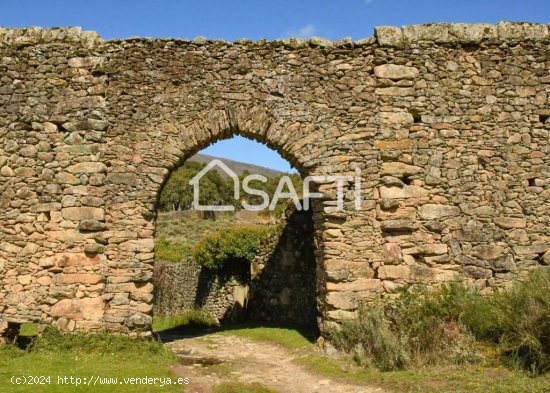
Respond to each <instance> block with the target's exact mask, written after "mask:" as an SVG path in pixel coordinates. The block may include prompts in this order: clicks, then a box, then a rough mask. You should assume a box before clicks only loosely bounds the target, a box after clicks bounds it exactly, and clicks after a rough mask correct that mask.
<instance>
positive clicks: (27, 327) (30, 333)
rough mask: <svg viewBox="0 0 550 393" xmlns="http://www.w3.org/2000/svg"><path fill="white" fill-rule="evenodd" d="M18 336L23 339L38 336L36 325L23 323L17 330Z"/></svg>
mask: <svg viewBox="0 0 550 393" xmlns="http://www.w3.org/2000/svg"><path fill="white" fill-rule="evenodd" d="M19 335H20V336H23V337H34V336H37V335H38V325H37V324H36V323H23V324H21V328H20V329H19Z"/></svg>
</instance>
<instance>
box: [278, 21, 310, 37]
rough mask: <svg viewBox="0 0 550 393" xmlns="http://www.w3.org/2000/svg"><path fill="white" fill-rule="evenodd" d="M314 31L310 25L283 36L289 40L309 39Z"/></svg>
mask: <svg viewBox="0 0 550 393" xmlns="http://www.w3.org/2000/svg"><path fill="white" fill-rule="evenodd" d="M315 31H316V28H315V26H314V25H311V24H310V25H306V26H303V27H300V28H299V29H298V30H290V31H288V32H287V33H286V34H285V35H286V36H287V37H291V38H311V37H312V36H313V35H314V34H315Z"/></svg>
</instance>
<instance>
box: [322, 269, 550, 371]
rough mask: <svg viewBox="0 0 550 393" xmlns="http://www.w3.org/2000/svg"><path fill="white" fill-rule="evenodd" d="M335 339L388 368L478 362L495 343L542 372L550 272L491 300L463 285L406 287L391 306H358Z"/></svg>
mask: <svg viewBox="0 0 550 393" xmlns="http://www.w3.org/2000/svg"><path fill="white" fill-rule="evenodd" d="M331 335H332V340H333V341H334V344H335V345H336V346H337V347H338V348H341V349H343V350H345V351H347V352H350V353H353V354H354V356H355V358H356V360H357V361H358V362H359V363H361V364H368V363H373V364H375V365H376V366H377V367H379V368H380V369H383V370H391V369H396V368H402V367H403V366H405V365H406V364H407V362H406V361H404V360H405V359H411V361H414V362H415V363H432V362H434V361H439V362H442V361H444V360H445V359H449V360H452V361H453V362H454V363H456V364H465V363H472V362H476V361H477V360H479V359H480V357H481V355H480V351H479V349H478V344H477V342H478V340H484V341H491V342H493V343H495V344H496V345H497V349H498V350H499V351H500V352H501V353H503V354H504V355H507V357H508V359H509V360H510V361H511V363H512V364H513V365H517V366H519V367H521V368H523V369H525V370H527V371H529V372H530V373H532V374H539V373H544V372H546V371H549V370H550V268H546V267H545V268H540V269H537V270H535V271H533V272H532V273H531V274H529V275H528V276H527V277H526V278H525V279H524V280H522V281H518V282H516V283H515V284H514V285H512V287H511V288H509V289H506V290H501V291H498V292H497V293H495V294H493V295H487V296H481V295H480V294H479V293H478V292H477V291H475V290H473V289H472V288H470V287H468V286H466V285H464V284H462V283H458V282H453V283H449V284H445V285H442V286H441V287H440V288H439V289H436V290H429V289H428V288H426V287H425V286H417V287H414V288H407V289H406V290H404V291H402V293H401V296H400V297H399V298H398V299H397V300H396V301H395V302H394V304H392V305H388V306H386V307H383V306H382V305H381V304H380V303H377V304H374V305H369V308H366V307H363V308H361V309H360V310H359V313H358V317H357V318H356V319H353V320H350V321H345V322H344V323H343V325H342V328H341V330H339V331H336V332H332V334H331ZM399 345H401V347H399Z"/></svg>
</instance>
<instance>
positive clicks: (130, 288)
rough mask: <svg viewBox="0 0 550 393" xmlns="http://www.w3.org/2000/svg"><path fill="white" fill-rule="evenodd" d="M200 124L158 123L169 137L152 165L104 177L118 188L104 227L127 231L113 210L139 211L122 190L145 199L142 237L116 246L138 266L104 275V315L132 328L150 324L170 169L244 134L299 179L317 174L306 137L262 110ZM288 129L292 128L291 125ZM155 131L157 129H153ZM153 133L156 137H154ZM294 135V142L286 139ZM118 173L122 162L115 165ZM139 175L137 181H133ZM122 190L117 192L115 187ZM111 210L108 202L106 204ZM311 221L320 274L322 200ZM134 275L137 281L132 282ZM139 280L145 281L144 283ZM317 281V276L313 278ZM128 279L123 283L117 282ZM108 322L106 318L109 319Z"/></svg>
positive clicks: (207, 118) (222, 113)
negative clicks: (159, 206)
mask: <svg viewBox="0 0 550 393" xmlns="http://www.w3.org/2000/svg"><path fill="white" fill-rule="evenodd" d="M200 118H201V120H197V121H196V122H193V123H192V124H190V125H188V126H187V127H185V128H184V127H175V126H174V125H173V123H168V124H159V125H158V128H159V129H162V135H169V136H170V137H169V138H168V139H167V140H166V141H165V142H164V143H162V144H160V146H161V147H160V149H159V156H157V158H156V159H155V160H154V161H155V164H154V165H155V166H147V167H145V166H143V167H138V168H141V169H142V170H141V171H140V172H139V174H138V173H136V172H134V173H130V172H115V173H108V174H107V182H109V181H110V182H111V187H113V188H115V187H116V188H118V191H117V192H113V193H112V194H113V195H115V197H114V199H113V202H112V203H113V205H111V208H110V209H109V208H107V210H108V211H111V212H112V216H111V217H109V213H108V214H107V218H106V221H107V226H108V227H110V228H113V229H112V230H115V231H116V229H115V228H116V226H117V222H121V223H122V224H123V226H124V230H125V231H128V229H129V223H128V221H127V220H124V219H122V220H121V218H123V215H118V213H117V212H123V211H124V209H125V208H126V207H131V208H132V209H136V208H138V204H135V203H134V202H135V201H136V199H135V198H134V195H133V194H129V195H131V196H132V201H129V202H126V203H129V205H125V202H123V198H124V195H125V192H124V191H121V190H120V188H122V189H125V188H133V187H135V185H137V184H140V185H141V187H142V189H143V191H141V193H142V195H143V199H142V201H141V203H140V204H139V206H140V207H139V209H141V210H140V211H141V215H142V216H143V217H144V220H140V221H139V222H137V223H136V224H137V228H136V232H138V231H139V233H141V238H140V239H134V240H129V241H125V242H122V243H120V244H119V245H118V247H119V250H118V251H117V253H118V255H121V254H122V255H123V254H127V255H128V257H129V261H130V260H134V261H136V259H137V261H139V262H137V263H135V262H134V263H132V262H129V263H128V265H127V266H129V268H116V269H113V270H112V271H111V272H109V273H107V274H108V275H109V276H111V277H115V276H118V278H115V279H114V280H111V282H110V283H109V282H107V286H106V292H107V293H108V294H109V295H107V296H104V298H106V299H109V298H110V300H108V303H107V304H106V307H105V309H104V311H105V315H106V316H108V315H113V316H114V318H117V317H118V316H119V315H120V317H118V318H122V315H124V318H125V319H124V324H125V325H126V326H128V327H129V328H131V329H136V328H137V329H143V328H144V327H145V328H146V324H147V323H150V316H149V315H150V314H151V311H152V286H151V285H150V284H149V283H148V282H147V283H145V281H149V279H150V277H151V276H152V268H153V263H154V254H153V253H152V244H153V242H154V238H153V234H154V225H155V220H154V217H155V215H156V201H157V200H158V197H159V194H160V192H161V190H162V187H163V186H164V184H165V182H166V180H167V179H168V178H169V176H170V174H171V172H172V171H174V170H175V169H177V168H178V167H179V165H181V164H182V163H183V162H184V161H185V160H186V159H187V158H189V157H191V156H192V155H194V154H196V153H197V152H198V151H200V150H201V149H203V148H205V147H206V146H208V145H209V144H211V143H214V142H216V141H218V140H221V139H226V138H229V137H231V136H233V135H242V136H245V137H247V138H250V139H254V140H256V141H259V142H261V143H264V144H266V145H267V146H269V147H270V148H272V149H273V150H275V151H277V152H278V153H279V154H280V155H281V156H282V157H284V158H286V159H287V160H288V161H289V162H290V163H291V164H292V165H293V166H294V167H296V168H297V169H298V170H299V171H300V173H301V175H302V176H308V175H317V174H318V172H316V166H315V165H312V164H311V163H310V162H308V161H307V158H308V154H307V152H306V151H307V150H306V149H308V147H309V146H310V145H309V141H310V140H311V139H312V138H311V137H309V138H308V139H306V140H304V139H303V138H296V136H295V135H293V134H289V133H288V132H287V131H286V130H285V123H286V122H285V121H284V120H281V119H279V120H276V117H275V116H274V115H273V114H271V113H269V112H267V111H266V110H265V108H261V107H260V108H255V109H253V110H252V111H251V113H249V112H246V111H245V110H244V108H243V107H238V108H237V109H229V110H216V111H209V112H208V113H206V114H205V115H203V116H200ZM290 127H291V129H296V126H295V127H292V126H290ZM157 132H158V131H157ZM153 135H154V133H153ZM290 136H293V137H294V138H295V139H292V138H290ZM140 146H144V147H147V146H148V147H150V146H151V144H146V143H144V142H143V141H140V142H138V143H137V144H136V146H135V147H134V149H132V152H133V153H134V154H137V155H139V154H140V150H139V147H140ZM117 168H119V169H120V164H117ZM138 177H140V180H139V181H138V180H136V179H137V178H138ZM119 187H120V188H119ZM107 206H109V202H107ZM312 210H313V214H312V218H313V224H314V228H315V232H316V238H317V241H316V244H317V251H316V259H317V270H318V271H319V272H322V271H323V269H324V268H323V263H322V258H323V249H322V244H323V241H322V236H323V235H322V231H323V227H324V220H325V219H324V212H323V205H322V202H321V201H319V202H317V201H313V203H312ZM317 276H318V278H320V279H319V280H318V283H317V286H318V293H319V296H323V295H324V293H325V292H326V291H325V288H324V285H325V281H324V279H323V277H324V275H323V274H322V273H320V274H317ZM121 277H124V278H121ZM136 277H138V280H134V279H135V278H136ZM141 277H146V278H147V280H143V279H142V278H141ZM314 279H315V278H314ZM117 281H127V282H117ZM318 302H319V304H322V300H321V298H319V299H318ZM107 318H109V317H107Z"/></svg>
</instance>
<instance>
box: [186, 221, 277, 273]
mask: <svg viewBox="0 0 550 393" xmlns="http://www.w3.org/2000/svg"><path fill="white" fill-rule="evenodd" d="M272 233H273V230H272V229H271V228H265V227H245V226H242V227H235V228H230V229H227V230H224V231H220V232H216V233H212V234H210V235H208V236H206V237H205V238H204V239H202V240H201V241H200V242H199V243H198V244H197V245H196V246H195V249H194V251H193V256H194V257H195V261H197V263H199V264H200V265H201V266H204V267H206V268H209V269H213V270H221V269H224V268H228V269H233V268H237V269H238V268H239V267H242V266H245V267H246V266H248V265H249V264H250V262H252V260H253V259H254V257H255V256H256V253H257V251H258V249H259V247H260V245H261V244H262V242H264V241H265V240H267V238H269V236H270V235H271V234H272Z"/></svg>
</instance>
